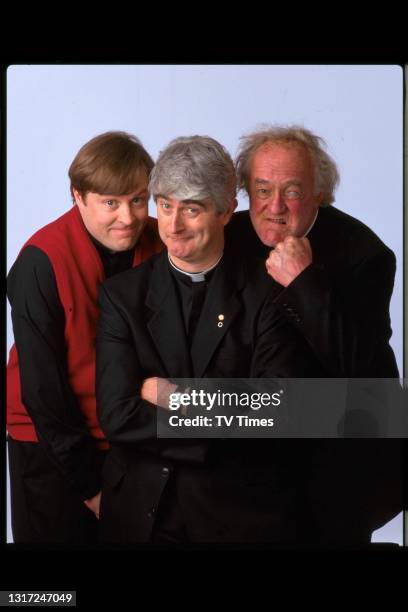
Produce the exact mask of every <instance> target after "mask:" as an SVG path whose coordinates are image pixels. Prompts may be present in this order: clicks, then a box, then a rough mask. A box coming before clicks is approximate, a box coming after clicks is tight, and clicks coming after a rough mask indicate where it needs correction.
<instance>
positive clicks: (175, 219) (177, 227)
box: [170, 210, 184, 233]
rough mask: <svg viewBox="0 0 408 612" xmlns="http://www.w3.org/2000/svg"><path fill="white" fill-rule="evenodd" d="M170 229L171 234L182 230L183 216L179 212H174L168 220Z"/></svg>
mask: <svg viewBox="0 0 408 612" xmlns="http://www.w3.org/2000/svg"><path fill="white" fill-rule="evenodd" d="M170 229H171V231H172V232H173V233H176V232H180V231H181V230H183V229H184V221H183V214H182V211H181V210H175V211H174V213H173V214H172V216H171V219H170Z"/></svg>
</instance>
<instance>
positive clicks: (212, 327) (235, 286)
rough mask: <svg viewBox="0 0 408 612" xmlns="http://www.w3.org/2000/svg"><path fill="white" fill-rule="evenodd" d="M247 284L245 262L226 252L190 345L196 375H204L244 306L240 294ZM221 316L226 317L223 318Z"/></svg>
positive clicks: (216, 272) (209, 289) (215, 274)
mask: <svg viewBox="0 0 408 612" xmlns="http://www.w3.org/2000/svg"><path fill="white" fill-rule="evenodd" d="M244 285H245V270H244V267H243V265H242V264H241V263H240V262H238V261H237V260H235V259H234V258H232V257H228V256H227V255H225V254H224V257H223V259H222V260H221V263H220V264H219V265H218V267H217V269H216V271H215V273H214V278H213V279H212V280H211V282H210V286H209V288H208V292H207V295H206V299H205V302H204V306H203V309H202V311H201V315H200V320H199V322H198V326H197V330H196V333H195V336H194V341H193V345H192V347H191V359H192V363H193V369H194V376H196V377H199V378H200V377H202V376H203V375H204V373H205V370H206V368H207V365H208V363H209V361H210V359H211V358H212V356H213V355H214V352H215V350H216V349H217V346H218V345H219V343H220V342H221V340H222V339H223V337H224V336H225V334H226V333H227V332H228V330H229V329H230V327H231V325H232V323H233V321H234V319H235V318H236V316H237V314H238V313H239V312H240V310H241V309H242V305H241V302H240V300H239V298H238V294H239V293H240V291H241V289H242V288H243V287H244ZM220 315H221V316H223V317H224V318H223V319H220V318H219V316H220ZM219 323H222V325H219Z"/></svg>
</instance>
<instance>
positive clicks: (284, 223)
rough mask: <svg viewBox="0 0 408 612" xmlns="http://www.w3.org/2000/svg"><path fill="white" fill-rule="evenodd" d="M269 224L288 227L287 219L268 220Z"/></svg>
mask: <svg viewBox="0 0 408 612" xmlns="http://www.w3.org/2000/svg"><path fill="white" fill-rule="evenodd" d="M267 221H269V223H277V224H278V225H286V221H285V219H279V218H278V219H267Z"/></svg>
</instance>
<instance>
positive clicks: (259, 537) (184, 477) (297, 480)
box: [97, 252, 322, 543]
mask: <svg viewBox="0 0 408 612" xmlns="http://www.w3.org/2000/svg"><path fill="white" fill-rule="evenodd" d="M279 290H280V289H279V287H277V285H276V284H275V283H273V282H272V281H271V280H270V279H269V277H268V276H267V274H266V273H265V268H264V264H263V262H262V261H259V265H258V266H256V265H253V263H252V264H251V266H250V267H248V265H247V263H246V262H245V260H243V259H242V258H238V259H237V258H236V257H235V254H231V253H230V254H228V253H227V252H226V253H225V254H224V257H223V259H222V261H221V263H220V264H219V266H218V267H217V269H216V271H215V273H214V276H213V278H212V280H211V284H210V286H209V289H208V291H207V296H206V300H205V303H204V305H203V309H202V312H201V317H200V320H199V323H198V328H197V331H196V335H195V337H194V341H193V344H192V348H191V354H190V351H189V349H188V346H187V342H186V334H185V329H184V324H183V321H182V317H181V314H180V306H179V304H178V302H177V294H176V291H175V286H174V281H173V279H172V275H171V273H170V271H169V264H168V261H167V252H164V253H163V254H161V255H159V256H155V257H153V258H152V259H150V260H149V261H147V262H145V263H144V264H143V265H141V266H139V267H138V268H136V269H133V270H130V271H128V272H126V273H124V274H121V275H118V276H116V278H112V279H110V280H109V281H107V282H106V283H104V284H103V285H102V287H101V290H100V304H99V305H100V313H101V314H100V323H99V333H98V340H97V403H98V414H99V418H100V423H101V426H102V428H103V430H104V432H105V434H106V436H107V438H108V440H109V441H110V443H111V450H110V452H109V457H108V460H107V463H106V466H105V469H104V486H103V493H102V507H101V524H102V534H103V538H104V539H106V540H111V541H116V542H121V543H134V542H143V541H147V540H148V539H149V536H150V532H151V528H152V524H153V521H154V515H155V512H156V510H157V508H158V505H159V501H160V497H161V494H162V492H163V489H164V487H165V484H166V482H167V480H168V478H169V477H171V478H173V479H175V480H176V486H177V492H178V497H179V500H180V505H181V507H182V511H183V516H184V517H185V521H186V524H187V527H188V533H189V537H190V538H191V539H192V541H196V542H197V541H198V542H208V541H210V542H223V543H224V542H242V541H250V542H251V541H252V542H254V541H255V542H256V541H261V542H265V541H273V542H282V543H291V542H292V543H293V542H296V541H298V540H299V538H301V537H302V535H300V533H299V532H300V531H303V534H304V533H305V529H304V526H303V525H301V523H302V524H303V522H304V521H305V515H304V507H305V505H306V504H305V503H304V502H303V503H302V501H301V498H302V495H303V494H304V492H303V482H304V480H305V476H306V475H307V473H308V468H307V466H308V465H310V462H312V461H313V455H314V453H315V452H316V445H314V446H313V447H312V446H311V445H308V444H307V443H308V442H309V440H306V441H301V444H299V445H298V447H297V453H296V454H295V453H293V447H292V446H291V445H290V444H287V442H288V440H270V439H269V440H268V439H260V440H258V439H257V440H250V439H236V440H211V441H210V440H208V439H201V440H200V439H193V440H164V439H159V440H158V439H156V410H157V409H156V407H155V406H153V405H151V404H149V403H148V402H146V401H144V400H142V399H141V398H140V395H139V392H140V387H141V384H142V381H143V379H144V378H147V377H150V376H158V377H165V378H175V377H178V378H187V377H196V378H208V377H212V378H222V377H230V378H235V377H253V378H257V377H268V378H273V377H279V378H286V377H294V376H296V375H300V376H319V375H321V374H322V368H321V366H320V365H319V363H318V362H317V360H315V359H314V357H313V354H312V352H311V350H310V348H309V347H308V345H307V343H306V342H305V341H304V340H303V339H302V337H301V336H300V335H299V334H298V332H297V330H295V329H293V328H292V327H291V326H290V325H288V324H287V322H286V321H285V319H284V317H283V316H282V315H280V314H279V313H278V311H277V309H276V307H275V305H274V299H275V298H276V296H277V293H278V292H279ZM220 313H222V314H224V320H223V323H224V324H223V326H222V327H219V326H218V321H219V319H218V315H219V314H220ZM296 455H297V456H296ZM298 513H299V515H298ZM308 529H310V524H309V526H308Z"/></svg>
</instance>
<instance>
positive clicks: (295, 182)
mask: <svg viewBox="0 0 408 612" xmlns="http://www.w3.org/2000/svg"><path fill="white" fill-rule="evenodd" d="M283 185H284V186H285V187H290V186H291V185H294V186H295V187H301V186H302V181H299V180H297V179H293V180H290V181H285V182H284V183H283Z"/></svg>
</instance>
